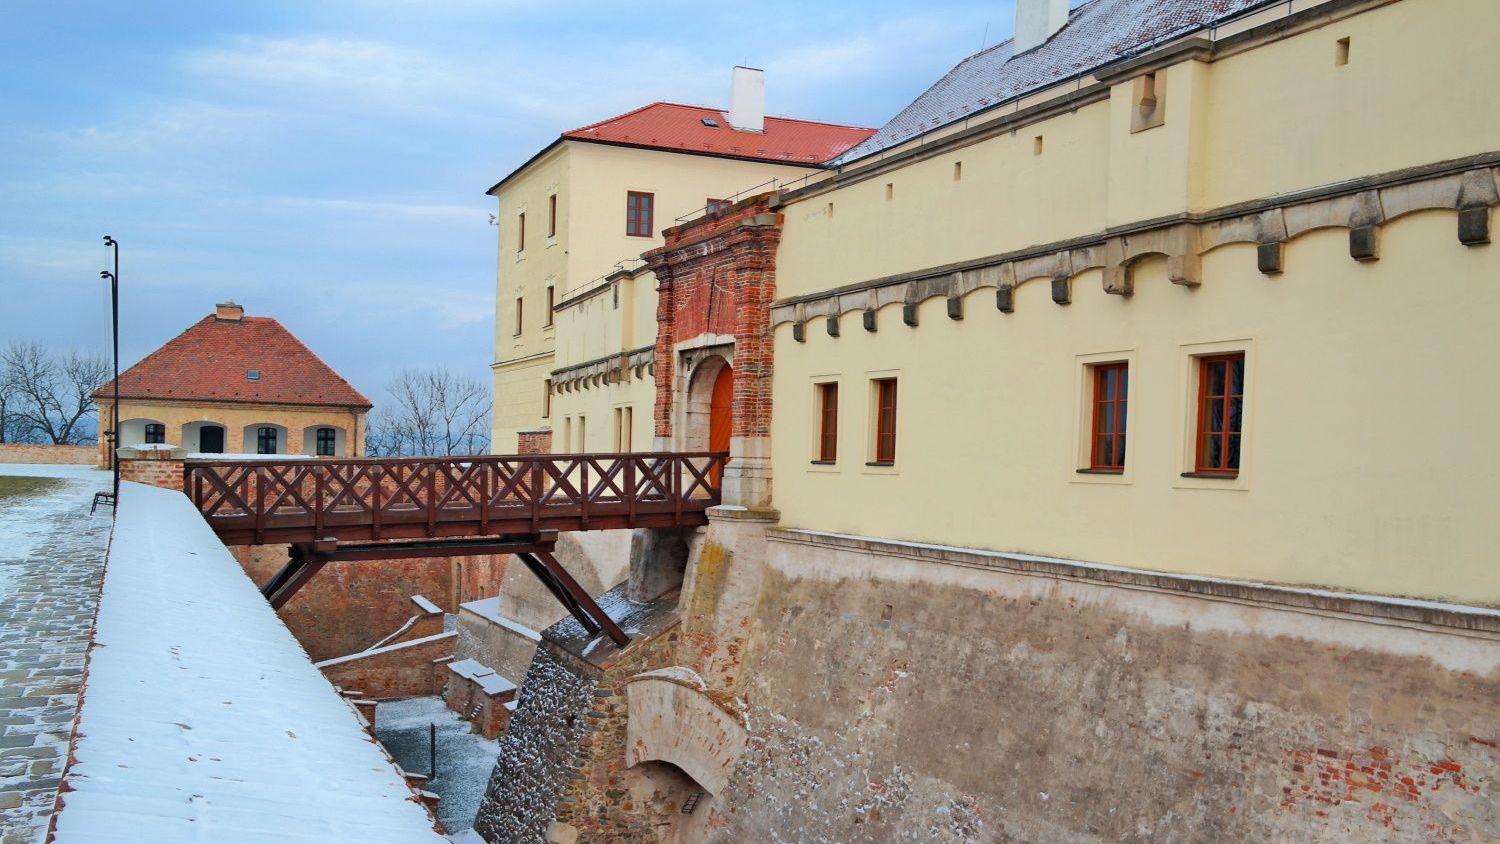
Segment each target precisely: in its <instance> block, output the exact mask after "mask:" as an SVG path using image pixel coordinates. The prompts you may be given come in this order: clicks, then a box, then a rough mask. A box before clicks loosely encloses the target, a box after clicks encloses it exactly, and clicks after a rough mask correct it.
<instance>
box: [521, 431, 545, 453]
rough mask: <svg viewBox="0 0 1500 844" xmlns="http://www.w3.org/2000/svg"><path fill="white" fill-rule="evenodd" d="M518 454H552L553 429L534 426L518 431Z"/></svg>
mask: <svg viewBox="0 0 1500 844" xmlns="http://www.w3.org/2000/svg"><path fill="white" fill-rule="evenodd" d="M516 453H517V454H551V453H552V429H551V428H532V429H530V430H526V431H517V432H516Z"/></svg>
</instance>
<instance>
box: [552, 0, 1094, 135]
mask: <svg viewBox="0 0 1500 844" xmlns="http://www.w3.org/2000/svg"><path fill="white" fill-rule="evenodd" d="M1092 1H1093V0H1090V2H1092ZM657 106H670V107H672V108H691V109H702V110H704V111H713V112H717V113H719V114H728V113H729V109H727V108H720V107H719V106H711V105H702V104H699V103H683V102H677V101H676V100H657V101H655V102H652V103H647V104H646V105H643V106H641V107H639V108H634V109H631V110H630V111H627V112H624V113H623V114H617V115H615V116H614V117H607V118H605V119H603V120H600V121H598V122H596V123H590V124H588V125H587V126H580V127H578V128H577V129H569V130H568V131H566V132H563V133H562V135H561V137H567V136H568V135H572V134H574V133H577V132H586V131H588V130H589V129H597V128H598V127H600V126H603V125H604V124H606V123H613V122H615V121H616V120H624V119H625V118H627V117H630V116H631V115H634V114H640V113H641V112H643V111H645V110H647V109H650V108H655V107H657ZM765 119H766V120H781V121H785V122H787V123H802V124H806V125H809V126H832V127H834V128H836V129H860V130H863V131H869V132H874V131H876V129H875V128H874V127H871V126H857V125H855V124H853V123H831V122H829V121H827V120H810V119H808V118H806V117H787V116H785V115H780V114H767V115H765Z"/></svg>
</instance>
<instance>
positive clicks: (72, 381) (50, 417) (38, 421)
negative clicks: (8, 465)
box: [0, 343, 109, 445]
mask: <svg viewBox="0 0 1500 844" xmlns="http://www.w3.org/2000/svg"><path fill="white" fill-rule="evenodd" d="M108 377H109V361H107V360H105V359H104V356H103V355H97V354H91V353H87V352H65V353H62V354H60V355H54V354H53V353H52V352H51V351H49V350H48V349H47V347H46V346H43V345H42V344H41V343H11V344H10V345H8V346H6V347H5V350H4V351H3V352H0V385H4V386H3V387H0V392H6V393H7V396H6V398H5V399H4V404H5V412H4V416H5V418H6V421H8V422H9V424H10V425H11V426H12V427H11V431H10V436H11V438H12V439H14V440H18V441H26V442H51V443H54V444H56V445H79V444H82V443H87V442H90V441H91V440H92V435H91V433H90V432H89V431H88V430H87V428H86V427H85V426H81V425H80V424H79V423H81V422H82V421H83V420H84V417H86V416H88V415H89V414H90V413H93V412H94V398H93V395H92V394H93V392H94V391H95V390H97V389H99V386H100V385H101V384H103V383H104V381H105V380H106V379H107V378H108Z"/></svg>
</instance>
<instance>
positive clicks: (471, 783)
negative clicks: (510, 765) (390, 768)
mask: <svg viewBox="0 0 1500 844" xmlns="http://www.w3.org/2000/svg"><path fill="white" fill-rule="evenodd" d="M433 724H436V725H437V776H436V777H434V778H432V779H430V780H428V781H427V784H426V786H425V788H426V789H427V790H428V791H431V792H433V793H434V794H437V795H439V796H440V797H442V798H443V799H442V800H441V801H439V802H438V807H437V814H438V820H440V821H442V822H443V826H444V827H445V828H447V829H450V830H466V829H470V828H471V827H473V826H474V816H475V815H476V814H477V813H478V812H479V801H480V800H481V799H482V798H483V797H484V790H485V788H486V787H487V786H488V785H489V782H490V773H491V772H492V771H494V769H495V760H496V758H497V757H499V755H500V742H498V741H490V740H489V739H486V738H485V737H484V736H481V735H478V734H477V733H472V732H470V731H469V722H467V721H465V720H463V719H462V718H460V717H458V713H456V712H454V711H453V710H451V709H449V708H448V707H447V705H446V704H444V703H443V699H442V698H439V697H413V698H405V699H403V700H388V701H382V702H381V703H380V704H378V705H377V706H376V708H375V735H376V737H377V738H379V739H380V742H381V744H384V745H385V747H386V750H388V751H389V752H390V754H391V756H393V757H395V759H396V763H397V764H399V765H400V766H401V767H402V768H403V769H405V770H406V771H407V773H412V774H427V773H430V772H431V764H432V762H431V756H430V752H431V744H430V741H431V738H430V732H429V731H430V729H431V725H433ZM454 840H459V841H462V840H465V839H461V838H455V839H454ZM473 840H478V839H477V838H475V839H473Z"/></svg>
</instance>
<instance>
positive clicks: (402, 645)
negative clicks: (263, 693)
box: [313, 630, 458, 668]
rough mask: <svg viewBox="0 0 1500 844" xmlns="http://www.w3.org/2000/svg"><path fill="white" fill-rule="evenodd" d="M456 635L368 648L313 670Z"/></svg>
mask: <svg viewBox="0 0 1500 844" xmlns="http://www.w3.org/2000/svg"><path fill="white" fill-rule="evenodd" d="M457 635H458V631H457V630H448V631H444V632H442V633H434V634H432V635H431V636H423V637H421V638H420V639H407V640H406V641H404V642H397V643H396V644H394V645H381V646H380V647H378V648H370V649H369V650H364V651H355V652H354V653H352V654H345V655H343V656H336V657H334V658H333V659H325V660H323V661H322V662H317V663H313V667H314V668H327V667H329V666H330V665H342V664H344V663H346V662H353V661H354V660H356V659H364V658H366V657H371V656H378V655H379V654H385V653H390V652H391V651H400V650H405V649H406V648H414V647H416V646H417V645H425V644H427V643H429V642H441V641H442V640H444V639H452V638H453V637H455V636H457Z"/></svg>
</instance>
